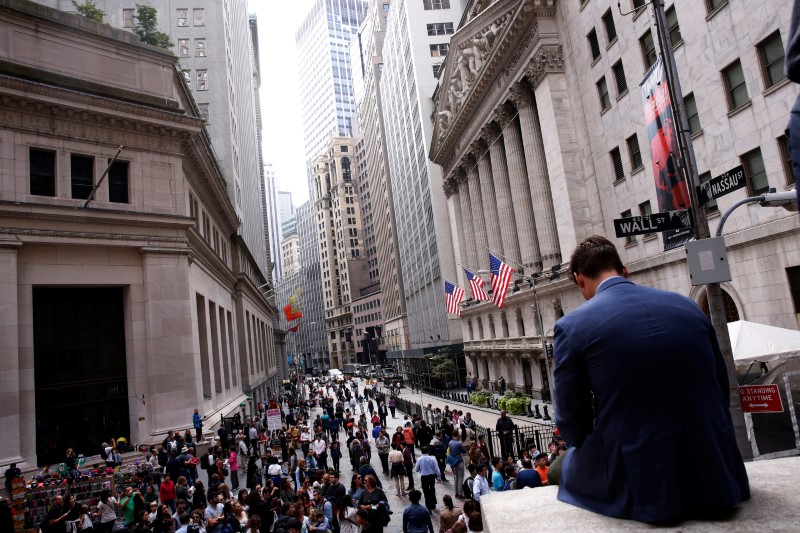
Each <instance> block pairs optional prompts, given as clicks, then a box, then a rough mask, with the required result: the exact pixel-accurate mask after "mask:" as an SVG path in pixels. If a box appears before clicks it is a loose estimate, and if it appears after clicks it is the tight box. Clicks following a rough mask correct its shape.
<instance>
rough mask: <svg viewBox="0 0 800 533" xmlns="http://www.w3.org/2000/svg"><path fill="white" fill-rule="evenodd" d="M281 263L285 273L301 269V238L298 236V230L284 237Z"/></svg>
mask: <svg viewBox="0 0 800 533" xmlns="http://www.w3.org/2000/svg"><path fill="white" fill-rule="evenodd" d="M281 263H282V264H283V273H284V275H288V274H292V273H294V272H296V271H298V270H300V238H299V237H298V236H297V231H296V230H295V231H292V232H291V233H289V234H288V235H284V237H283V242H281Z"/></svg>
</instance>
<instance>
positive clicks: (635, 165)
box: [625, 133, 643, 171]
mask: <svg viewBox="0 0 800 533" xmlns="http://www.w3.org/2000/svg"><path fill="white" fill-rule="evenodd" d="M625 142H626V143H627V145H628V155H629V156H630V158H631V171H633V170H638V169H640V168H642V166H643V165H642V152H641V151H640V150H639V138H638V137H637V136H636V134H635V133H634V134H633V135H631V136H630V137H628V138H627V139H626V140H625Z"/></svg>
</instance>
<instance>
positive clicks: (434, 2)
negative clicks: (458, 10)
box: [422, 0, 450, 10]
mask: <svg viewBox="0 0 800 533" xmlns="http://www.w3.org/2000/svg"><path fill="white" fill-rule="evenodd" d="M422 6H423V7H424V8H425V10H431V9H450V0H422Z"/></svg>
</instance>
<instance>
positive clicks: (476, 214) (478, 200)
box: [462, 156, 492, 270]
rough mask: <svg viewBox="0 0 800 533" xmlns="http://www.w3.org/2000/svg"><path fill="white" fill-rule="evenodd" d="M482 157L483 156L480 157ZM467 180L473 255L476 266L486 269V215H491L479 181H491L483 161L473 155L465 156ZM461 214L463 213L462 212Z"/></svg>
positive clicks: (487, 243) (487, 240)
mask: <svg viewBox="0 0 800 533" xmlns="http://www.w3.org/2000/svg"><path fill="white" fill-rule="evenodd" d="M482 159H483V158H482ZM467 164H468V166H467V168H468V169H469V170H468V172H467V180H468V182H469V192H470V198H471V199H472V205H471V209H472V231H473V232H474V235H475V256H476V259H477V262H476V265H475V266H477V268H479V269H481V270H486V269H488V268H489V255H488V252H487V251H486V248H488V247H489V238H488V234H487V232H486V218H487V217H486V215H487V214H488V216H489V217H491V216H492V212H491V209H490V207H489V205H488V203H486V201H485V200H484V198H483V196H482V193H481V182H482V181H484V180H489V181H491V179H492V176H491V172H489V173H488V175H487V167H486V163H485V162H481V161H477V164H476V158H475V157H474V156H472V157H469V158H467ZM462 214H463V213H462Z"/></svg>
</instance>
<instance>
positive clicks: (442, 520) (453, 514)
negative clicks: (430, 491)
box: [439, 494, 461, 533]
mask: <svg viewBox="0 0 800 533" xmlns="http://www.w3.org/2000/svg"><path fill="white" fill-rule="evenodd" d="M442 503H444V508H443V509H442V510H441V511H439V533H445V532H446V531H447V530H448V529H450V528H451V527H453V524H455V523H456V522H458V517H459V516H461V508H460V507H455V506H453V498H451V497H450V495H449V494H445V495H444V496H442Z"/></svg>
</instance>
